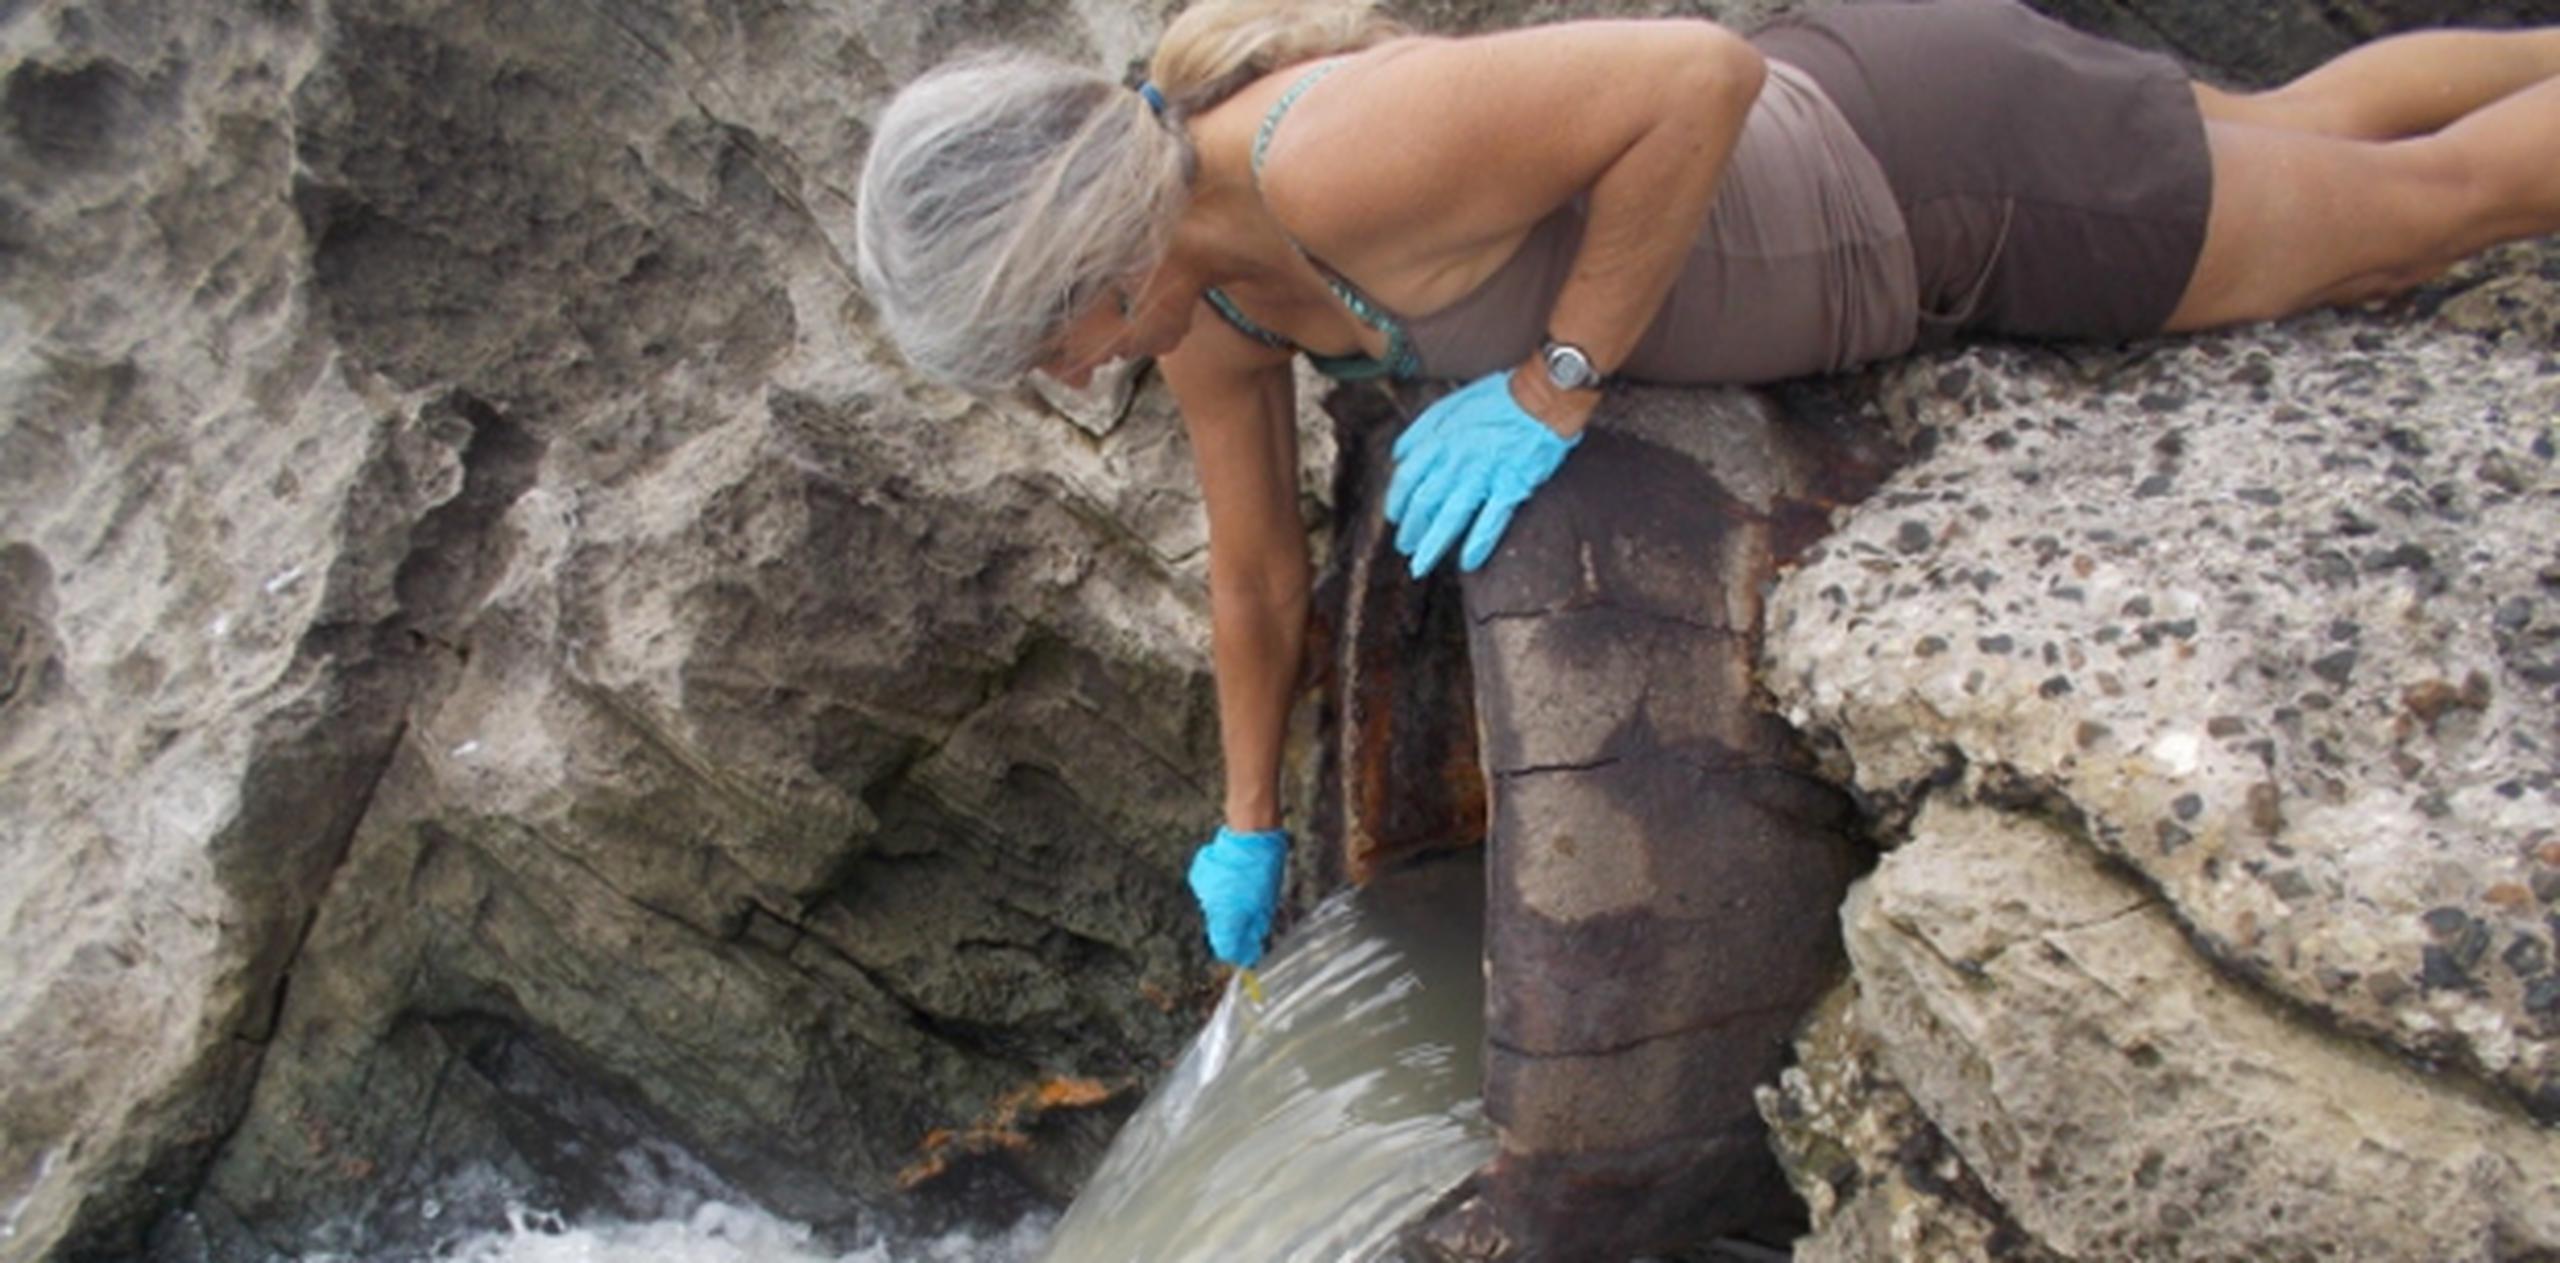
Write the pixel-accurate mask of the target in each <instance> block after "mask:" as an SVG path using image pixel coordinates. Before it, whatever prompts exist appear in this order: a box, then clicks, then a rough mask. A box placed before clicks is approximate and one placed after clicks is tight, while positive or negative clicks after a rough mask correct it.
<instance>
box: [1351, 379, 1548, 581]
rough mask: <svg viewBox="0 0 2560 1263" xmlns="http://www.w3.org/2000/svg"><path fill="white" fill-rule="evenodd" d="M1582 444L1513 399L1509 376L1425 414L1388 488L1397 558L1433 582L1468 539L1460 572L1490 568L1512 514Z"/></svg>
mask: <svg viewBox="0 0 2560 1263" xmlns="http://www.w3.org/2000/svg"><path fill="white" fill-rule="evenodd" d="M1581 441H1582V436H1581V435H1578V434H1577V435H1575V436H1574V437H1573V438H1571V439H1565V438H1561V437H1559V436H1558V435H1557V434H1556V432H1555V431H1553V430H1550V429H1548V428H1547V427H1546V426H1545V425H1544V424H1542V423H1541V422H1540V421H1539V420H1538V419H1537V418H1536V417H1533V416H1530V415H1529V413H1528V412H1527V410H1525V409H1523V408H1522V407H1521V406H1520V404H1519V402H1518V401H1517V400H1514V399H1513V398H1512V397H1511V374H1510V372H1509V371H1508V370H1505V371H1503V372H1499V373H1490V374H1487V375H1486V376H1483V377H1479V378H1477V379H1476V380H1474V381H1472V382H1469V383H1467V384H1466V385H1465V386H1463V387H1460V388H1459V389H1458V390H1456V391H1454V392H1452V393H1450V394H1448V395H1444V396H1442V397H1441V399H1440V401H1439V402H1437V403H1434V404H1432V405H1431V406H1430V407H1428V408H1425V409H1423V410H1422V415H1421V416H1420V417H1419V418H1417V419H1416V420H1415V421H1414V423H1413V424H1412V425H1410V426H1407V427H1405V432H1404V433H1403V434H1401V435H1399V436H1397V438H1396V446H1395V463H1396V473H1395V477H1394V478H1392V479H1389V480H1388V482H1387V520H1388V521H1389V522H1393V523H1395V524H1396V551H1398V552H1401V553H1403V554H1405V555H1406V556H1408V557H1411V558H1412V559H1413V577H1414V578H1417V579H1419V578H1421V577H1422V576H1424V575H1426V574H1429V573H1431V568H1432V567H1433V566H1436V565H1439V564H1440V558H1441V556H1442V555H1443V554H1445V553H1447V552H1448V551H1449V545H1451V544H1454V543H1456V542H1457V540H1458V535H1459V533H1460V532H1464V533H1465V534H1466V537H1467V545H1466V547H1465V548H1463V549H1461V550H1459V552H1458V568H1459V569H1461V570H1473V569H1475V568H1476V567H1478V566H1481V565H1483V564H1484V563H1485V559H1486V558H1488V557H1491V556H1492V555H1493V546H1494V545H1495V544H1497V543H1500V542H1501V541H1502V531H1503V528H1504V527H1507V526H1509V525H1511V515H1512V513H1514V512H1515V511H1517V510H1518V509H1519V508H1520V506H1521V504H1523V503H1524V502H1526V501H1527V500H1528V498H1529V493H1530V492H1532V491H1536V490H1537V489H1538V486H1539V484H1541V483H1543V482H1545V481H1546V480H1547V479H1548V477H1549V476H1551V475H1553V474H1554V473H1555V472H1556V467H1557V466H1559V465H1562V464H1564V454H1565V453H1567V452H1570V451H1572V450H1573V448H1574V445H1575V444H1577V443H1580V442H1581Z"/></svg>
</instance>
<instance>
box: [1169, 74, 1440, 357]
mask: <svg viewBox="0 0 2560 1263" xmlns="http://www.w3.org/2000/svg"><path fill="white" fill-rule="evenodd" d="M1341 68H1342V63H1341V62H1340V61H1326V62H1319V63H1317V64H1316V66H1315V67H1314V68H1313V69H1311V70H1309V71H1307V73H1305V74H1303V75H1300V76H1298V81H1297V82H1295V83H1292V84H1290V85H1289V86H1288V88H1287V90H1285V91H1283V92H1281V94H1280V99H1279V100H1277V101H1274V102H1272V103H1271V109H1270V110H1269V111H1267V112H1266V113H1264V114H1263V116H1262V126H1261V127H1259V128H1257V129H1255V131H1254V133H1253V183H1254V188H1255V191H1257V192H1259V191H1260V190H1261V187H1262V161H1263V155H1264V154H1265V153H1267V152H1268V151H1269V150H1270V148H1271V137H1272V134H1273V133H1275V132H1277V131H1279V130H1280V120H1281V119H1282V118H1283V117H1286V116H1287V114H1288V113H1289V108H1290V107H1291V106H1294V105H1296V104H1297V103H1298V98H1299V97H1301V96H1304V95H1306V92H1307V89H1309V88H1312V87H1314V86H1316V84H1318V83H1319V82H1322V81H1323V79H1324V77H1325V76H1326V75H1329V74H1332V73H1333V72H1334V71H1336V70H1340V69H1341ZM1283 231H1284V232H1285V231H1286V230H1285V229H1284V230H1283ZM1289 244H1290V246H1292V247H1293V248H1295V249H1296V250H1297V252H1298V253H1299V254H1300V255H1302V256H1304V257H1305V258H1306V260H1307V262H1308V263H1310V264H1313V265H1314V266H1315V269H1316V271H1317V272H1318V273H1319V274H1321V275H1322V276H1323V277H1324V282H1325V284H1326V285H1327V286H1330V287H1331V288H1332V290H1333V296H1334V297H1336V298H1339V299H1341V300H1342V305H1343V306H1345V307H1348V308H1350V309H1351V314H1352V316H1353V317H1354V318H1356V319H1357V320H1359V321H1360V323H1362V324H1365V325H1367V326H1369V327H1370V328H1372V329H1375V330H1377V331H1378V332H1379V333H1380V334H1382V335H1384V336H1385V338H1386V340H1387V353H1386V355H1385V357H1384V358H1382V359H1377V360H1372V359H1370V358H1368V357H1367V356H1333V357H1325V356H1313V355H1311V356H1309V357H1308V358H1309V359H1312V360H1314V361H1315V364H1316V371H1318V372H1321V373H1324V374H1325V375H1326V376H1328V377H1334V378H1339V379H1341V380H1344V381H1357V380H1361V379H1363V378H1368V377H1376V376H1380V375H1386V376H1392V377H1418V376H1421V374H1422V361H1421V358H1420V357H1419V356H1416V355H1415V354H1414V351H1413V344H1412V342H1411V341H1410V340H1409V339H1407V338H1406V337H1405V333H1404V324H1403V322H1402V321H1399V320H1397V319H1396V318H1395V317H1394V316H1393V315H1390V314H1388V312H1387V309H1386V308H1384V307H1381V306H1379V305H1378V304H1377V303H1375V302H1373V301H1371V300H1370V298H1369V296H1368V295H1367V294H1364V293H1361V292H1360V287H1359V286H1356V285H1353V284H1352V283H1351V282H1350V281H1349V280H1348V279H1347V278H1345V277H1344V276H1343V275H1342V274H1341V273H1339V272H1336V271H1334V270H1333V269H1332V268H1331V267H1329V266H1327V265H1326V264H1325V262H1324V261H1323V260H1321V259H1318V258H1317V257H1316V256H1315V255H1314V254H1312V253H1309V252H1308V250H1307V248H1306V246H1304V245H1303V244H1300V242H1299V241H1298V239H1297V238H1296V237H1291V238H1289ZM1224 297H1225V296H1224V295H1220V296H1219V298H1216V299H1212V300H1211V302H1212V304H1213V305H1215V306H1217V308H1218V310H1219V312H1220V314H1222V315H1225V316H1226V317H1227V319H1228V320H1229V321H1230V322H1232V323H1234V324H1235V326H1236V327H1237V328H1239V329H1243V330H1244V331H1245V332H1246V333H1247V334H1249V335H1250V334H1252V333H1253V331H1254V328H1258V327H1259V326H1254V327H1252V328H1249V327H1248V326H1251V325H1252V322H1251V321H1247V320H1242V319H1240V316H1241V314H1242V313H1239V312H1235V311H1233V310H1232V307H1233V304H1232V303H1226V302H1222V301H1220V299H1223V298H1224ZM1328 365H1330V366H1331V367H1328ZM1371 365H1374V366H1375V367H1374V368H1369V367H1366V366H1371Z"/></svg>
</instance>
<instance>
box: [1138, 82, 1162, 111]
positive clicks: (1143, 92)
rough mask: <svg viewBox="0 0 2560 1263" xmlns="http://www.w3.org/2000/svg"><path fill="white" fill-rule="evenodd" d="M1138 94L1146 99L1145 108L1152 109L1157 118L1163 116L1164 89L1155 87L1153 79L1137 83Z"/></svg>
mask: <svg viewBox="0 0 2560 1263" xmlns="http://www.w3.org/2000/svg"><path fill="white" fill-rule="evenodd" d="M1138 95H1139V96H1142V97H1145V98H1146V99H1147V108H1148V109H1151V110H1154V111H1155V112H1156V117H1157V118H1163V117H1164V89H1162V88H1159V87H1157V86H1156V85H1155V81H1154V80H1152V79H1151V80H1148V81H1147V82H1145V83H1141V84H1139V85H1138Z"/></svg>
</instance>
